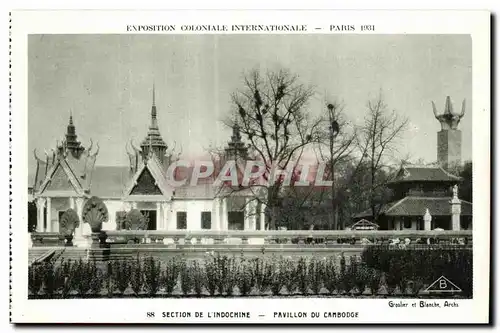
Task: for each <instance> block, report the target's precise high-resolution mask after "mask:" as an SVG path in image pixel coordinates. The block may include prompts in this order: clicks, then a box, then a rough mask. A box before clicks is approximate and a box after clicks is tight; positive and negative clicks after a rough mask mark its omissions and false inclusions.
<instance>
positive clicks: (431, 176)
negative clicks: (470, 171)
mask: <svg viewBox="0 0 500 333" xmlns="http://www.w3.org/2000/svg"><path fill="white" fill-rule="evenodd" d="M461 180H462V178H460V177H457V176H455V175H452V174H451V173H449V172H447V171H445V170H444V169H443V168H442V167H440V166H402V167H401V169H400V170H399V172H398V174H397V175H396V178H395V179H394V180H393V181H391V183H393V184H394V183H402V182H455V183H456V182H460V181H461Z"/></svg>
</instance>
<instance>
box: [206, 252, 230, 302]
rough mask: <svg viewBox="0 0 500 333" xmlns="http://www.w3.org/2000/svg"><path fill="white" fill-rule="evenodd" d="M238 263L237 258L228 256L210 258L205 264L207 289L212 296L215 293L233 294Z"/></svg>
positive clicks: (218, 255)
mask: <svg viewBox="0 0 500 333" xmlns="http://www.w3.org/2000/svg"><path fill="white" fill-rule="evenodd" d="M236 275H237V270H236V263H235V258H234V257H233V258H228V257H226V256H221V255H220V254H217V256H209V257H207V259H206V262H205V277H206V279H207V280H206V283H207V289H208V291H209V293H210V295H214V294H215V291H218V292H219V295H223V294H224V293H226V294H227V295H232V294H233V288H234V286H235V285H236Z"/></svg>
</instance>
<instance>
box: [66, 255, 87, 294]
mask: <svg viewBox="0 0 500 333" xmlns="http://www.w3.org/2000/svg"><path fill="white" fill-rule="evenodd" d="M71 278H72V279H73V281H74V284H75V289H76V292H77V293H78V295H79V296H81V297H84V296H85V295H87V293H88V292H89V290H90V287H91V283H92V273H91V266H90V263H89V262H84V261H83V260H82V259H80V260H78V261H77V262H76V263H75V264H74V265H73V267H72V274H71Z"/></svg>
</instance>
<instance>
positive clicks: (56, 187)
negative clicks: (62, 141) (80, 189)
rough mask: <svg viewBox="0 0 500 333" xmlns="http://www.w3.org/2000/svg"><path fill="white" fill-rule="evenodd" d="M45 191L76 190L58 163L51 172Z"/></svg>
mask: <svg viewBox="0 0 500 333" xmlns="http://www.w3.org/2000/svg"><path fill="white" fill-rule="evenodd" d="M45 191H76V189H75V187H74V186H73V184H72V183H71V180H70V179H69V177H68V175H67V174H66V172H65V171H64V169H63V168H62V166H61V165H60V164H59V165H58V166H57V167H56V170H55V171H54V173H53V174H52V178H51V179H50V181H49V182H48V184H47V187H45Z"/></svg>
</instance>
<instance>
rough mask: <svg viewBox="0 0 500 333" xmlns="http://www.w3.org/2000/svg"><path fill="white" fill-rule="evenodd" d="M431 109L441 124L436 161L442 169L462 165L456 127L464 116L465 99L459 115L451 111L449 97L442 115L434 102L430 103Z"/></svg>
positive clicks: (458, 134)
mask: <svg viewBox="0 0 500 333" xmlns="http://www.w3.org/2000/svg"><path fill="white" fill-rule="evenodd" d="M432 109H433V111H434V116H435V117H436V119H437V120H438V121H439V123H440V124H441V131H439V132H438V133H437V160H438V163H439V164H440V165H441V166H442V167H443V168H445V169H450V168H452V167H453V166H455V165H458V164H461V163H462V131H460V130H459V129H457V127H458V124H459V123H460V120H461V119H462V117H463V116H464V114H465V99H464V100H463V102H462V111H461V112H460V113H458V112H454V111H453V105H452V104H451V99H450V96H447V97H446V103H445V106H444V112H443V113H442V114H438V112H437V109H436V105H435V104H434V102H432Z"/></svg>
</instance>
